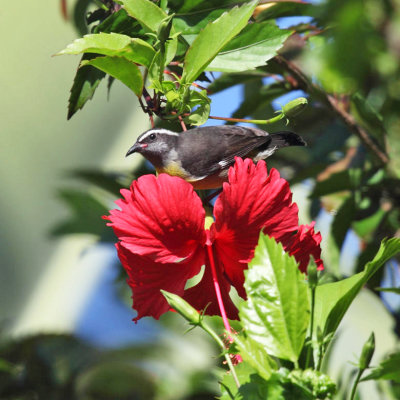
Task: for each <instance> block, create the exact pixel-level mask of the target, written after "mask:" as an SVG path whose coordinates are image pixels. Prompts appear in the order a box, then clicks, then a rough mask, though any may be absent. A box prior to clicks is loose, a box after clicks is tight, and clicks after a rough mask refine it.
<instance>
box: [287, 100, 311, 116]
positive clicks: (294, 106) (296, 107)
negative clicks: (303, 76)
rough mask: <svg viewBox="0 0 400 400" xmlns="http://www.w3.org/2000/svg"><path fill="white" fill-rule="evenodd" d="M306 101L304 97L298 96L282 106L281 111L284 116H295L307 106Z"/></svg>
mask: <svg viewBox="0 0 400 400" xmlns="http://www.w3.org/2000/svg"><path fill="white" fill-rule="evenodd" d="M307 104H308V101H307V99H306V98H305V97H299V98H297V99H294V100H292V101H289V103H287V104H286V105H284V106H283V107H282V113H283V114H284V115H285V117H286V118H294V117H297V116H298V115H299V114H300V113H301V112H303V110H304V109H305V108H306V107H307Z"/></svg>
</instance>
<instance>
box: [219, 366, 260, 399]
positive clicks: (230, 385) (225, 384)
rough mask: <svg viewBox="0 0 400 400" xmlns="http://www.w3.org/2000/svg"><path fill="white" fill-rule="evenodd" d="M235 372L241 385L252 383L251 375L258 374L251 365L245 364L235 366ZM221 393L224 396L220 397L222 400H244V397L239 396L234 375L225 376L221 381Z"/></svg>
mask: <svg viewBox="0 0 400 400" xmlns="http://www.w3.org/2000/svg"><path fill="white" fill-rule="evenodd" d="M235 372H236V375H237V377H238V380H239V383H240V385H244V384H245V383H248V382H250V380H251V378H250V375H252V374H254V375H255V374H256V370H255V369H254V368H253V367H251V366H250V365H249V364H247V363H245V362H243V363H240V364H238V365H236V366H235ZM221 392H222V396H221V397H219V399H220V400H231V399H234V400H242V399H244V397H242V396H241V395H239V393H238V388H237V386H236V383H235V380H234V379H233V376H232V374H224V376H223V379H222V381H221Z"/></svg>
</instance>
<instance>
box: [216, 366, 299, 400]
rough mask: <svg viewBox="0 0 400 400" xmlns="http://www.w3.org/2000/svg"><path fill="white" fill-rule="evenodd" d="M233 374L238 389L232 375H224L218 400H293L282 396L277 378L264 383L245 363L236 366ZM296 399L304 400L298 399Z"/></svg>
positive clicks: (280, 382) (282, 390)
mask: <svg viewBox="0 0 400 400" xmlns="http://www.w3.org/2000/svg"><path fill="white" fill-rule="evenodd" d="M235 372H236V375H237V377H238V380H239V383H240V388H239V389H238V388H237V387H236V384H235V381H234V379H233V377H232V374H225V375H224V378H223V380H222V382H221V393H222V396H221V397H219V399H220V400H232V399H234V400H265V399H270V400H285V399H286V400H289V399H293V400H294V397H287V396H285V395H284V394H283V392H284V387H283V385H282V381H281V380H280V377H279V376H276V377H274V379H270V380H268V381H266V380H264V379H263V378H262V377H261V376H259V375H258V374H257V371H256V370H255V369H253V368H252V367H251V366H250V365H249V364H247V363H246V362H241V363H240V364H238V365H236V366H235ZM285 394H286V393H285ZM296 399H297V400H304V399H303V398H299V397H297V398H296Z"/></svg>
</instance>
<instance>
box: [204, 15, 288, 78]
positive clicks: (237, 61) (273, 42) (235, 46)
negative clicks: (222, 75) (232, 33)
mask: <svg viewBox="0 0 400 400" xmlns="http://www.w3.org/2000/svg"><path fill="white" fill-rule="evenodd" d="M291 34H292V32H290V31H287V30H282V29H279V28H278V27H277V26H276V25H275V24H274V23H271V22H261V23H259V24H251V25H247V26H246V27H245V28H244V29H243V31H242V32H241V33H240V35H238V36H237V37H235V38H234V39H233V40H231V41H230V42H229V43H228V44H227V45H226V46H225V47H224V48H223V49H222V50H221V51H220V52H219V53H218V55H217V57H215V58H214V60H212V62H211V63H210V64H209V65H208V67H207V70H208V71H222V72H240V71H246V70H249V69H252V68H255V67H258V66H261V65H264V64H266V62H267V61H268V60H269V59H271V58H272V57H274V56H275V55H276V53H277V51H278V50H279V49H280V48H281V47H282V46H283V43H284V41H285V40H286V39H287V38H288V37H289V36H290V35H291Z"/></svg>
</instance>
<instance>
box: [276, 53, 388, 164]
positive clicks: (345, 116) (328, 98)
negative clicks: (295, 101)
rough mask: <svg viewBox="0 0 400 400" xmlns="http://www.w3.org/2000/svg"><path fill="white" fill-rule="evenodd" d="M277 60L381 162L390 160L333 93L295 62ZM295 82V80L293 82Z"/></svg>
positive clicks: (280, 57)
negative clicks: (319, 85) (319, 84)
mask: <svg viewBox="0 0 400 400" xmlns="http://www.w3.org/2000/svg"><path fill="white" fill-rule="evenodd" d="M275 60H276V62H277V63H278V64H279V65H280V66H282V67H283V68H284V69H285V70H286V71H288V72H289V73H290V74H291V75H292V77H293V78H294V79H295V80H296V82H297V87H298V88H300V89H302V90H304V91H306V92H308V93H312V94H315V95H316V96H318V97H319V98H320V99H321V100H322V101H323V102H324V103H325V104H326V105H328V106H329V107H330V108H331V109H332V111H333V112H334V113H335V114H336V115H337V116H338V117H339V118H340V119H341V120H342V121H343V122H344V123H345V124H346V126H347V127H348V128H349V129H350V130H351V131H352V132H353V133H354V134H356V135H357V136H358V137H359V138H360V140H362V141H363V142H364V144H365V146H366V147H367V148H368V149H369V150H370V151H371V152H372V153H373V154H374V155H375V156H376V157H377V158H378V160H379V161H380V162H381V164H383V165H385V164H387V163H388V162H389V156H388V155H387V153H386V152H385V151H384V150H382V149H381V148H380V147H379V146H378V145H377V144H376V143H375V142H374V140H373V139H372V138H371V136H370V135H369V134H368V132H367V131H366V130H365V129H364V128H362V127H361V126H360V125H359V124H357V122H356V120H355V119H354V117H353V116H352V115H351V114H349V113H348V112H347V111H346V110H344V109H343V108H342V107H341V106H340V103H339V102H338V100H336V99H335V98H334V97H333V96H332V95H330V94H328V93H326V92H325V91H323V90H322V89H321V88H320V87H318V86H316V85H314V84H313V83H312V82H311V81H310V80H309V79H308V78H307V76H306V75H305V74H304V73H303V72H302V71H301V70H300V68H298V67H297V66H296V65H295V64H294V63H293V62H291V61H289V60H287V59H285V58H284V57H282V56H276V57H275ZM292 84H293V82H292Z"/></svg>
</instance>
